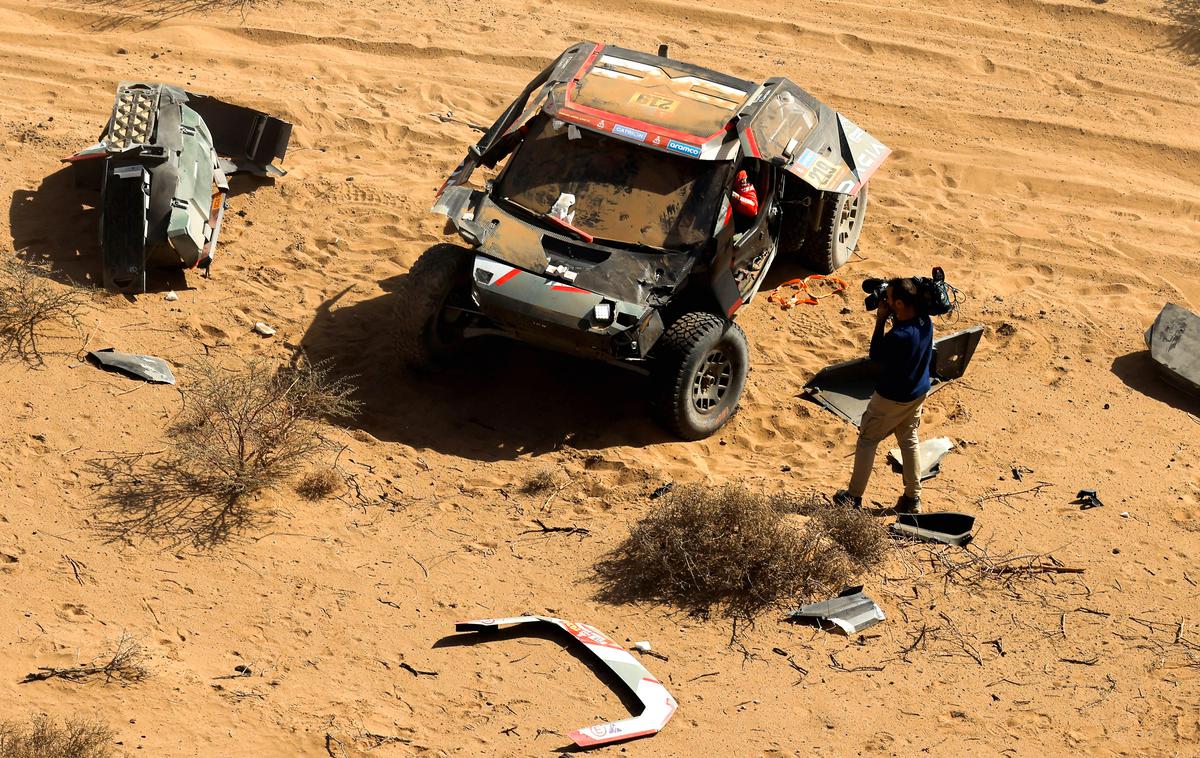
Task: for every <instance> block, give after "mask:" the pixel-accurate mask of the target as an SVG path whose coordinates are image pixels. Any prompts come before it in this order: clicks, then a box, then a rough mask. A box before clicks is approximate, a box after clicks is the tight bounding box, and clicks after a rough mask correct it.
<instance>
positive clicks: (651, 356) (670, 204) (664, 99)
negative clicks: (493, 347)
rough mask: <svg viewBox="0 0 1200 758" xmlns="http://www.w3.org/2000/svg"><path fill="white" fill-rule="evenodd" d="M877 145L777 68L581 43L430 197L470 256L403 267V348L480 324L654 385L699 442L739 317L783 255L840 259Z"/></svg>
mask: <svg viewBox="0 0 1200 758" xmlns="http://www.w3.org/2000/svg"><path fill="white" fill-rule="evenodd" d="M889 152H890V151H889V150H888V148H887V147H885V146H884V145H883V144H881V143H880V142H879V141H877V140H876V139H874V138H873V137H871V136H870V135H869V134H867V133H866V132H865V131H863V130H862V129H860V128H859V127H857V126H856V125H855V124H854V123H852V122H851V121H850V120H849V119H847V118H846V117H844V116H842V115H841V114H840V113H837V112H835V111H833V110H832V109H830V108H829V107H828V106H826V105H824V104H822V103H821V102H819V101H817V100H816V99H815V98H814V97H813V96H812V95H810V94H808V93H807V92H805V91H804V90H802V89H801V88H800V87H798V86H796V85H795V84H793V83H792V82H790V81H788V80H787V79H782V78H772V79H768V80H767V81H765V82H763V83H762V84H756V83H754V82H750V81H746V80H743V79H737V78H734V77H731V76H727V75H725V74H720V73H717V72H714V71H709V70H707V69H703V68H699V67H697V66H693V65H690V64H687V63H681V62H678V61H675V60H671V59H669V58H667V57H666V50H665V49H661V48H660V50H659V55H650V54H646V53H640V52H636V51H633V50H625V49H622V48H617V47H611V46H606V45H602V44H595V43H590V42H584V43H579V44H576V45H574V46H572V47H570V48H568V49H567V50H566V51H565V52H563V53H562V55H560V56H559V57H558V58H557V59H556V60H555V61H554V62H553V63H552V64H551V65H550V66H548V67H547V68H546V69H545V70H543V71H542V72H541V73H540V74H539V75H538V76H537V77H536V78H535V79H534V80H533V81H532V82H530V83H529V85H528V86H526V88H525V90H524V91H523V92H522V93H521V94H520V96H519V97H518V98H517V99H516V100H515V101H514V102H513V103H512V104H511V105H510V106H509V107H508V108H507V109H506V110H505V111H504V113H503V114H501V116H500V118H499V119H498V120H497V121H496V122H495V123H494V124H493V125H492V126H491V128H489V129H488V130H487V131H486V132H485V133H484V135H483V137H482V138H481V139H480V140H479V142H478V143H477V144H476V145H474V146H472V147H471V148H470V150H469V152H468V154H467V156H466V158H465V159H464V160H463V162H462V163H461V164H460V165H459V166H458V167H457V168H456V169H455V171H454V172H453V174H451V176H450V177H449V179H447V180H446V182H445V184H444V185H443V186H442V188H441V189H440V190H439V193H438V194H439V199H438V201H437V203H436V204H435V205H434V211H435V212H437V213H441V214H444V215H445V216H446V217H447V219H448V229H449V228H450V226H452V227H453V228H454V229H455V230H456V231H457V233H458V234H459V235H460V236H461V237H462V238H463V239H464V240H466V241H467V243H469V245H470V248H466V247H462V246H459V245H451V244H443V245H437V246H435V247H433V248H430V249H429V250H427V251H426V252H425V253H424V254H423V255H422V256H421V258H420V259H419V260H418V261H417V262H416V264H415V265H414V266H413V268H412V270H411V272H410V275H409V278H408V281H409V282H410V289H409V291H408V292H407V293H405V296H404V297H403V299H402V303H401V308H402V312H401V313H400V314H399V317H400V319H399V320H400V322H401V324H400V326H401V329H402V335H401V341H402V345H401V347H402V349H403V350H404V351H405V352H406V353H407V358H408V359H410V360H412V361H414V362H417V363H421V362H426V361H437V360H439V359H440V358H443V357H445V356H447V354H448V353H449V352H450V351H452V350H454V349H455V348H456V347H457V346H458V344H459V343H460V342H462V341H463V340H465V339H467V338H470V337H475V336H482V335H489V334H490V335H501V336H505V337H510V338H515V339H518V340H522V341H527V342H530V343H534V344H537V345H541V346H544V347H548V348H551V349H555V350H559V351H563V352H567V353H571V354H575V355H582V356H586V357H590V358H598V359H602V360H606V361H609V362H615V363H618V364H620V365H623V366H626V367H629V368H634V369H636V370H639V371H642V372H644V373H646V374H648V375H649V376H650V377H651V382H652V383H653V385H654V404H655V407H656V410H657V413H658V415H659V416H660V417H661V419H662V421H663V422H664V423H665V424H666V426H667V427H669V428H670V429H671V430H672V431H673V432H674V433H675V434H677V435H678V436H680V437H682V438H684V439H700V438H703V437H706V436H708V435H710V434H712V433H713V432H715V431H716V430H718V429H719V428H721V426H723V425H724V424H725V423H726V421H728V420H729V418H730V417H731V415H732V414H733V412H734V410H735V409H736V408H737V404H738V400H739V398H740V395H741V393H742V388H743V385H744V383H745V379H746V373H747V369H748V363H749V352H748V349H747V344H746V336H745V334H744V333H743V332H742V330H741V328H740V327H738V326H737V325H736V324H735V323H733V318H734V315H735V314H736V313H737V311H738V309H739V308H741V307H742V306H743V305H745V304H746V303H748V302H750V301H751V300H752V299H753V298H754V296H755V294H756V293H757V292H758V290H759V288H760V286H761V285H762V283H763V279H764V277H765V276H766V274H767V271H768V269H769V268H770V266H771V264H772V262H773V261H774V260H775V259H776V258H777V257H779V256H783V257H785V258H789V259H792V260H795V261H797V262H799V263H802V264H803V265H805V266H807V267H808V268H811V269H812V270H814V271H816V272H819V273H831V272H833V271H834V270H836V269H837V268H839V267H840V266H842V265H843V264H844V263H846V261H847V260H849V258H850V255H851V253H852V252H853V250H854V248H855V245H856V243H857V241H858V237H859V234H860V233H861V231H862V225H863V220H864V216H865V213H866V206H867V187H866V183H867V180H868V179H869V178H870V176H871V174H872V173H873V172H874V171H875V170H876V169H877V168H878V167H879V165H880V163H881V162H882V161H883V160H884V159H885V158H886V157H887V155H888V153H889ZM506 158H507V162H506V163H505V165H504V166H503V168H502V169H501V170H500V171H499V173H498V174H496V176H495V178H494V179H491V180H489V181H488V182H487V184H486V188H485V189H475V188H473V187H471V186H468V185H467V182H468V180H469V179H470V177H471V174H472V172H473V171H474V170H475V169H476V168H478V167H481V166H482V167H486V168H494V167H495V166H496V165H497V164H499V163H500V161H502V160H504V159H506ZM747 182H749V184H750V185H751V187H752V188H753V189H752V190H751V191H750V195H751V197H752V199H753V200H754V201H755V202H753V203H747V202H745V201H744V198H745V197H746V194H747V192H746V191H745V190H746V183H747ZM735 204H737V205H744V206H749V212H747V208H746V207H740V208H735ZM735 210H737V211H739V212H735Z"/></svg>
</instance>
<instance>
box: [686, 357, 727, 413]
mask: <svg viewBox="0 0 1200 758" xmlns="http://www.w3.org/2000/svg"><path fill="white" fill-rule="evenodd" d="M732 382H733V361H732V360H730V359H729V357H728V356H727V355H725V353H724V352H722V351H721V350H710V351H708V353H707V354H706V355H705V356H704V358H703V360H701V361H700V365H699V366H698V367H697V368H696V373H695V376H694V377H693V378H692V407H693V408H695V409H696V412H697V413H700V414H704V415H707V414H710V413H714V412H716V411H718V410H719V409H720V407H721V405H722V404H723V403H724V402H725V398H726V396H728V394H729V385H730V384H731V383H732Z"/></svg>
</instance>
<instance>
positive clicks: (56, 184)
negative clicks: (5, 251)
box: [8, 166, 273, 293]
mask: <svg viewBox="0 0 1200 758" xmlns="http://www.w3.org/2000/svg"><path fill="white" fill-rule="evenodd" d="M272 183H273V180H271V179H260V178H258V177H255V176H250V175H246V174H238V175H235V176H232V177H230V178H229V197H237V196H238V195H243V194H247V193H250V192H254V191H255V190H256V189H258V188H259V187H263V186H268V185H271V184H272ZM99 202H100V193H99V192H96V191H95V190H92V189H87V188H80V187H76V186H75V176H74V173H73V170H72V168H71V167H70V166H66V167H64V168H61V169H59V170H58V171H55V172H54V173H53V174H50V175H49V176H47V177H46V178H45V179H43V180H42V183H41V185H40V186H38V188H37V189H19V190H17V191H15V192H13V195H12V203H11V204H10V205H9V210H8V220H9V228H10V229H11V230H12V245H13V249H14V250H15V251H16V252H17V255H18V256H20V257H21V258H24V259H25V260H27V261H30V262H31V263H44V264H49V265H50V266H52V268H53V271H54V279H55V280H56V281H59V282H61V283H63V284H74V285H80V286H87V285H91V286H94V287H103V286H104V275H103V261H102V255H101V252H100V209H99V207H98V205H97V204H98V203H99ZM236 221H237V219H236V218H234V219H231V218H230V217H229V214H228V213H227V215H226V223H236ZM220 255H221V250H220V246H219V245H218V248H217V256H218V260H219V258H220ZM188 273H189V272H187V271H183V270H180V269H153V268H152V269H150V270H149V271H148V272H147V275H146V291H147V292H148V293H149V292H166V291H168V290H179V291H182V290H186V289H188V284H187V275H188ZM191 275H192V276H203V274H202V272H200V271H192V272H191Z"/></svg>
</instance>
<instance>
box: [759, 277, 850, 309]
mask: <svg viewBox="0 0 1200 758" xmlns="http://www.w3.org/2000/svg"><path fill="white" fill-rule="evenodd" d="M814 279H824V280H826V281H830V282H833V283H834V284H836V285H837V289H835V290H833V291H831V292H827V293H825V294H824V295H819V296H818V295H814V294H812V293H811V292H809V290H808V283H809V282H811V281H812V280H814ZM849 287H850V285H848V284H846V281H845V280H844V279H840V278H838V277H836V276H825V275H823V274H812V275H810V276H806V277H804V278H803V279H791V280H789V281H786V282H784V283H783V284H781V285H779V286H778V287H776V288H775V289H774V290H773V291H772V292H771V294H770V295H767V302H769V303H777V304H778V305H779V307H780V308H782V309H783V310H785V311H786V310H790V309H792V308H794V307H796V306H797V305H800V304H804V305H816V304H817V303H818V302H820V301H821V300H822V299H823V298H827V297H829V296H830V295H837V294H839V293H842V292H845V291H846V290H847V289H849ZM785 288H791V289H792V290H794V292H793V293H792V294H790V295H788V294H784V293H783V292H782V290H784V289H785ZM801 293H804V294H803V298H802V297H801Z"/></svg>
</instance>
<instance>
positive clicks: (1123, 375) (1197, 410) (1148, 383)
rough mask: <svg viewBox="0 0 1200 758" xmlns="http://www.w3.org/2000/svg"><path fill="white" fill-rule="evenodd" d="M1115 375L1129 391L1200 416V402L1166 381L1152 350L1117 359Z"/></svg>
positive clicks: (1114, 368)
mask: <svg viewBox="0 0 1200 758" xmlns="http://www.w3.org/2000/svg"><path fill="white" fill-rule="evenodd" d="M1112 372H1113V373H1114V374H1116V375H1117V378H1118V379H1120V380H1121V381H1122V382H1124V383H1125V386H1126V387H1129V388H1130V389H1133V390H1136V391H1138V392H1140V393H1141V394H1143V395H1146V396H1147V397H1150V398H1153V399H1155V400H1157V401H1159V402H1160V403H1166V404H1167V405H1169V406H1171V407H1172V408H1177V409H1179V410H1181V411H1183V412H1185V413H1190V414H1192V415H1193V416H1200V398H1196V397H1193V396H1192V395H1189V394H1188V393H1187V392H1185V391H1184V390H1182V389H1180V388H1178V387H1176V386H1175V385H1173V384H1171V383H1170V382H1168V381H1167V380H1166V379H1165V378H1163V375H1162V372H1161V371H1160V370H1159V368H1158V364H1156V363H1155V362H1154V359H1153V358H1151V357H1150V351H1149V350H1137V351H1134V352H1132V353H1129V354H1128V355H1122V356H1121V357H1120V358H1116V359H1114V360H1113V362H1112Z"/></svg>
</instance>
